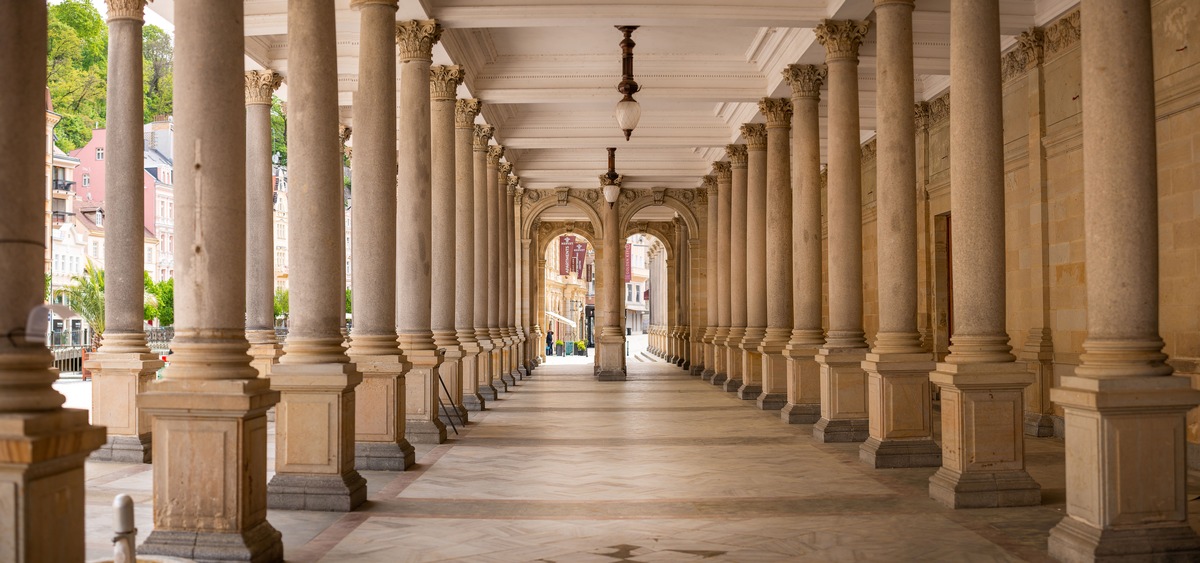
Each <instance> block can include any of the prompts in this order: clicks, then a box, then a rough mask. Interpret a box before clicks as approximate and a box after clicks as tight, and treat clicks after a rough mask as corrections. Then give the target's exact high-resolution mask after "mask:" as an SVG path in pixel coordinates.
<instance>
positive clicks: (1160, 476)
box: [951, 0, 1200, 561]
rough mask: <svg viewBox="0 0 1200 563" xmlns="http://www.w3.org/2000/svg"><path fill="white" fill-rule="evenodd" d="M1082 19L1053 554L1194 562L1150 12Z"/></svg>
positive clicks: (1121, 5)
mask: <svg viewBox="0 0 1200 563" xmlns="http://www.w3.org/2000/svg"><path fill="white" fill-rule="evenodd" d="M1080 15H1081V27H1082V28H1083V29H1085V30H1086V32H1085V33H1084V34H1083V37H1082V45H1081V50H1082V58H1083V61H1082V64H1083V84H1082V85H1083V92H1082V93H1083V98H1084V101H1083V118H1084V121H1083V159H1084V160H1083V161H1084V169H1083V197H1084V222H1083V225H1084V241H1085V244H1086V250H1087V266H1086V268H1087V280H1088V284H1087V307H1088V308H1087V311H1088V315H1087V328H1088V335H1087V339H1086V340H1084V342H1083V349H1084V353H1083V355H1082V357H1081V358H1080V359H1081V362H1080V366H1079V367H1078V368H1076V370H1075V373H1074V375H1071V376H1063V377H1062V379H1061V384H1060V386H1059V387H1057V388H1055V389H1054V390H1053V391H1052V392H1051V397H1052V398H1053V400H1054V402H1055V403H1057V404H1059V405H1062V406H1063V408H1064V411H1065V416H1064V419H1065V423H1066V427H1067V432H1066V442H1067V443H1066V449H1067V461H1066V473H1067V516H1066V517H1065V518H1063V520H1062V522H1060V523H1059V524H1058V525H1057V526H1056V527H1055V528H1054V529H1052V530H1051V531H1050V541H1049V550H1050V555H1051V556H1053V557H1055V558H1057V559H1059V560H1061V561H1096V560H1099V559H1101V556H1104V557H1106V558H1108V559H1111V560H1125V561H1133V560H1159V561H1163V560H1178V561H1185V560H1187V561H1194V560H1197V559H1200V538H1198V537H1197V536H1196V532H1195V531H1193V530H1192V528H1191V527H1190V526H1189V525H1188V508H1187V506H1188V501H1189V497H1190V495H1188V494H1187V467H1186V456H1185V447H1186V443H1185V436H1186V435H1187V425H1186V418H1185V417H1186V414H1187V411H1188V410H1189V409H1191V408H1192V407H1194V406H1196V404H1197V403H1200V392H1197V391H1195V390H1193V389H1192V388H1191V385H1190V382H1189V379H1188V378H1187V377H1171V373H1172V368H1171V366H1169V365H1167V364H1166V359H1167V356H1166V354H1163V352H1162V348H1163V341H1162V339H1161V338H1160V337H1159V332H1158V327H1159V318H1158V308H1159V303H1160V300H1159V295H1158V284H1159V279H1158V260H1159V258H1158V229H1159V223H1158V206H1159V199H1158V189H1157V188H1158V186H1157V175H1158V163H1157V157H1156V147H1155V103H1154V102H1155V99H1154V70H1153V69H1154V65H1153V60H1154V53H1153V50H1152V46H1151V43H1152V37H1153V32H1152V18H1151V6H1150V4H1148V3H1145V2H1134V1H1131V0H1110V1H1108V2H1100V3H1094V2H1093V3H1087V4H1084V5H1083V6H1082V8H1081V14H1080ZM956 103H957V102H956ZM951 111H953V109H952V110H951ZM952 118H953V115H952Z"/></svg>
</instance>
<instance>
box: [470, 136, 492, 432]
mask: <svg viewBox="0 0 1200 563" xmlns="http://www.w3.org/2000/svg"><path fill="white" fill-rule="evenodd" d="M494 131H495V130H494V129H493V128H492V126H491V125H476V126H475V128H474V130H473V132H472V135H471V151H472V152H471V154H472V157H473V158H472V161H473V162H472V164H473V166H472V171H473V174H472V175H473V176H474V178H473V182H472V183H473V184H474V194H475V197H474V198H473V199H474V204H475V209H474V217H475V282H474V284H472V285H473V287H472V291H473V292H474V294H475V340H476V341H478V342H479V356H478V358H477V361H476V367H475V375H476V376H477V377H478V378H479V379H478V381H477V385H476V388H477V389H478V390H479V397H478V399H479V403H478V404H475V403H472V402H470V401H468V402H467V408H470V409H472V410H476V407H478V410H483V409H484V408H485V406H486V404H485V401H495V400H496V393H497V390H496V387H495V386H493V385H492V373H493V370H492V351H493V350H494V349H495V347H496V344H495V343H494V342H493V341H492V333H491V328H490V327H491V322H492V313H491V294H492V289H491V288H492V283H491V281H490V280H491V279H492V278H491V275H492V274H493V273H494V272H492V271H491V260H492V257H493V256H495V253H494V252H492V251H491V240H492V239H493V238H495V237H493V236H492V235H491V231H490V230H489V228H488V225H489V223H488V217H489V215H490V214H491V199H490V198H489V197H488V193H489V192H488V190H487V186H488V152H489V149H488V141H489V140H491V138H492V133H493V132H494ZM493 175H494V173H493Z"/></svg>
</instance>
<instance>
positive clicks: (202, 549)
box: [137, 521, 283, 563]
mask: <svg viewBox="0 0 1200 563" xmlns="http://www.w3.org/2000/svg"><path fill="white" fill-rule="evenodd" d="M137 554H138V555H161V556H166V557H181V558H185V559H191V560H196V561H248V562H251V563H259V562H262V563H267V562H271V561H282V560H283V540H282V535H281V534H280V533H279V531H278V530H276V529H275V528H273V527H271V524H270V523H268V522H265V521H264V522H261V523H259V524H258V525H257V526H254V527H253V528H250V529H249V530H246V531H245V532H243V533H240V534H237V533H218V532H185V531H174V530H154V531H153V532H150V536H149V537H147V538H146V541H145V542H143V543H142V545H139V546H138V547H137Z"/></svg>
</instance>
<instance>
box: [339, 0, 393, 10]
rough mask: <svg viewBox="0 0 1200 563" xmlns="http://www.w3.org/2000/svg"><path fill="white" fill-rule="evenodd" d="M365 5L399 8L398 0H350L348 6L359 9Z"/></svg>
mask: <svg viewBox="0 0 1200 563" xmlns="http://www.w3.org/2000/svg"><path fill="white" fill-rule="evenodd" d="M367 6H383V7H385V8H391V9H392V10H393V11H395V10H398V9H400V0H350V7H351V8H353V9H356V10H361V9H363V8H365V7H367Z"/></svg>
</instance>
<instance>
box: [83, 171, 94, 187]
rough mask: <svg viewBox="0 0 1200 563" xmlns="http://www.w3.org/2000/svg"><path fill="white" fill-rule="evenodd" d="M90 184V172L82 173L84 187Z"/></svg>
mask: <svg viewBox="0 0 1200 563" xmlns="http://www.w3.org/2000/svg"><path fill="white" fill-rule="evenodd" d="M90 185H92V175H91V174H87V173H84V175H83V187H85V188H86V187H88V186H90Z"/></svg>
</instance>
